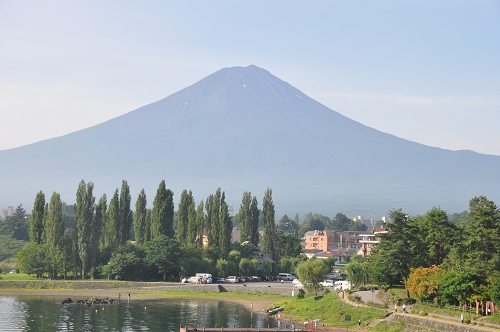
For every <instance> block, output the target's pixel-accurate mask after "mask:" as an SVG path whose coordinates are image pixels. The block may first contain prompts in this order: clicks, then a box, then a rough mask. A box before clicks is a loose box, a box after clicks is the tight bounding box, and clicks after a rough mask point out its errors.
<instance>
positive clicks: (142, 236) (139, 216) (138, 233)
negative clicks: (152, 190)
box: [134, 189, 148, 244]
mask: <svg viewBox="0 0 500 332" xmlns="http://www.w3.org/2000/svg"><path fill="white" fill-rule="evenodd" d="M147 203H148V202H147V199H146V192H145V191H144V189H142V190H141V192H140V193H139V196H137V201H136V202H135V213H134V235H135V242H136V243H137V244H143V243H145V242H146V241H147V240H146V238H147V236H146V233H147V213H148V212H147V208H146V206H147Z"/></svg>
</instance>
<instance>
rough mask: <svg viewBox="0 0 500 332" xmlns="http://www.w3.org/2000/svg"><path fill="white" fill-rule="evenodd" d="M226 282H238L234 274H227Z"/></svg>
mask: <svg viewBox="0 0 500 332" xmlns="http://www.w3.org/2000/svg"><path fill="white" fill-rule="evenodd" d="M226 280H227V282H230V283H233V284H234V283H237V282H238V278H236V277H235V276H229V277H227V279H226Z"/></svg>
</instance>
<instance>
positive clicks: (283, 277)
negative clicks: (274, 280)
mask: <svg viewBox="0 0 500 332" xmlns="http://www.w3.org/2000/svg"><path fill="white" fill-rule="evenodd" d="M278 277H279V278H280V279H281V280H288V281H290V280H293V279H297V277H296V276H294V275H293V274H290V273H278Z"/></svg>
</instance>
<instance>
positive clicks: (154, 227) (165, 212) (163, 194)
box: [151, 180, 175, 239]
mask: <svg viewBox="0 0 500 332" xmlns="http://www.w3.org/2000/svg"><path fill="white" fill-rule="evenodd" d="M160 235H166V236H168V237H170V238H172V237H173V236H174V235H175V234H174V193H173V192H172V191H171V190H170V189H167V188H166V186H165V180H162V181H161V182H160V185H159V187H158V190H157V191H156V196H155V199H154V201H153V211H152V212H151V239H154V238H155V237H157V236H160Z"/></svg>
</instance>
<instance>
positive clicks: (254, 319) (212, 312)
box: [0, 296, 278, 331]
mask: <svg viewBox="0 0 500 332" xmlns="http://www.w3.org/2000/svg"><path fill="white" fill-rule="evenodd" d="M60 300H62V298H59V297H57V298H56V297H46V296H45V297H41V296H38V297H33V296H30V297H27V296H19V297H14V296H0V331H101V330H102V331H178V330H179V325H181V324H182V325H183V326H191V327H198V326H200V327H202V326H206V327H215V326H217V327H233V326H234V327H250V326H253V327H267V326H268V325H269V326H270V327H277V326H278V325H277V321H276V320H275V319H272V318H268V317H267V316H264V315H261V314H251V313H250V311H248V310H247V309H246V308H244V307H243V306H241V305H237V304H234V303H229V302H223V301H217V300H184V299H161V300H147V301H146V300H134V301H131V302H130V303H126V302H124V303H121V304H119V305H104V306H89V307H86V306H82V305H75V304H72V305H59V304H58V301H60ZM145 307H146V308H145Z"/></svg>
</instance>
